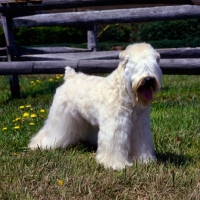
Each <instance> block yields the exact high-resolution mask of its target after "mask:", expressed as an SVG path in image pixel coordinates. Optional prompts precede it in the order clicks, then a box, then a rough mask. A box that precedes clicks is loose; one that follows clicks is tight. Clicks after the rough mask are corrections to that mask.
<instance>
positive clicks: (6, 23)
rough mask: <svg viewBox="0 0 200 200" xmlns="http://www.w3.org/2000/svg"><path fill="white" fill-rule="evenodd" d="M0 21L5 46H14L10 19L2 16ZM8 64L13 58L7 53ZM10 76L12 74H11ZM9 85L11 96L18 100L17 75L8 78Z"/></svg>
mask: <svg viewBox="0 0 200 200" xmlns="http://www.w3.org/2000/svg"><path fill="white" fill-rule="evenodd" d="M1 20H2V24H3V30H4V35H5V39H6V45H7V46H14V35H13V29H12V19H11V18H10V17H9V16H6V15H4V14H2V15H1ZM7 59H8V62H9V63H11V61H12V60H13V56H12V55H10V54H9V52H8V51H7ZM11 74H12V73H11ZM9 84H10V90H11V96H12V97H13V98H20V86H19V78H18V75H15V74H12V75H10V76H9Z"/></svg>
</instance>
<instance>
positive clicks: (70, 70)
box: [64, 66, 76, 80]
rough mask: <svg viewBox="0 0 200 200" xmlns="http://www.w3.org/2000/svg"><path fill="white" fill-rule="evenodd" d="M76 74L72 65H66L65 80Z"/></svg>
mask: <svg viewBox="0 0 200 200" xmlns="http://www.w3.org/2000/svg"><path fill="white" fill-rule="evenodd" d="M75 74H76V72H75V70H74V69H73V68H71V67H70V66H67V67H65V76H64V80H67V79H69V78H70V77H71V76H74V75H75Z"/></svg>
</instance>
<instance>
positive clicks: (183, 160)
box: [157, 152, 195, 166]
mask: <svg viewBox="0 0 200 200" xmlns="http://www.w3.org/2000/svg"><path fill="white" fill-rule="evenodd" d="M157 161H158V162H161V163H164V164H173V165H175V166H188V165H190V164H192V163H194V162H195V161H194V160H193V159H192V157H191V156H188V155H178V154H174V153H171V152H167V153H157Z"/></svg>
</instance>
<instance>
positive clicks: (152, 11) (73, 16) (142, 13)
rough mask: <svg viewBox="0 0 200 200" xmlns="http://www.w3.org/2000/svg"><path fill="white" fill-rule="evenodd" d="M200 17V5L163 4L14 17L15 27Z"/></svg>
mask: <svg viewBox="0 0 200 200" xmlns="http://www.w3.org/2000/svg"><path fill="white" fill-rule="evenodd" d="M185 18H200V7H199V6H191V5H183V6H162V7H151V8H133V9H119V10H103V11H89V12H72V13H54V14H40V15H31V16H26V17H16V18H14V19H13V26H14V27H32V26H65V25H86V24H87V25H88V24H90V25H91V24H96V23H128V22H142V21H143V22H144V21H155V20H172V19H185Z"/></svg>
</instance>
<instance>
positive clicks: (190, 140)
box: [0, 75, 200, 200]
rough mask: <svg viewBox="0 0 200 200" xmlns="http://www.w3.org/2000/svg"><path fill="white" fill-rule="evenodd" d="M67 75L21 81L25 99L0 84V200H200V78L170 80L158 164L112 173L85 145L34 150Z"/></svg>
mask: <svg viewBox="0 0 200 200" xmlns="http://www.w3.org/2000/svg"><path fill="white" fill-rule="evenodd" d="M62 79H63V78H62V76H60V75H57V76H55V75H51V76H50V75H48V76H47V75H45V76H43V75H37V76H35V75H34V76H33V75H32V76H20V86H21V93H22V98H21V99H16V100H13V99H9V96H10V91H9V86H8V78H7V77H4V76H1V77H0V83H1V84H0V91H1V93H0V121H1V126H0V174H1V176H0V199H3V200H6V199H7V200H13V199H55V200H57V199H77V200H80V199H95V200H96V199H99V200H107V199H123V200H124V199H173V200H174V199H181V200H182V199H191V200H194V199H195V200H197V199H198V200H199V199H200V76H163V88H162V90H161V92H160V93H159V94H158V96H157V97H156V99H155V100H154V101H153V103H152V107H151V128H152V132H153V137H154V144H155V148H156V152H157V157H158V161H157V162H156V163H150V164H147V165H146V164H138V163H136V162H135V163H134V165H133V166H132V167H128V168H126V169H125V170H123V171H113V170H105V169H104V168H103V167H101V166H99V165H98V164H97V163H96V161H95V152H94V151H93V150H92V149H91V148H88V147H87V146H84V145H79V146H77V147H73V148H69V149H67V150H52V151H39V150H38V151H30V150H28V149H27V144H28V142H29V140H30V138H31V136H32V135H33V134H35V133H36V132H37V131H38V130H39V129H40V128H41V126H42V125H43V123H44V120H45V118H46V117H47V114H48V111H49V106H50V105H51V102H52V97H53V94H54V92H55V89H56V87H57V86H59V85H60V84H61V83H62Z"/></svg>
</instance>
